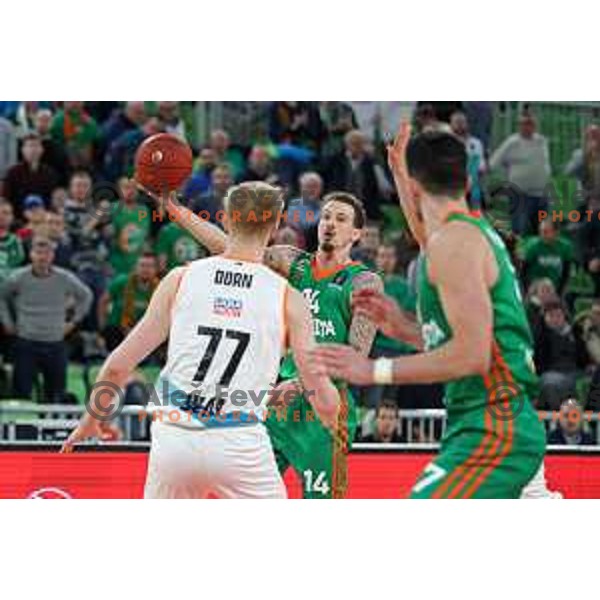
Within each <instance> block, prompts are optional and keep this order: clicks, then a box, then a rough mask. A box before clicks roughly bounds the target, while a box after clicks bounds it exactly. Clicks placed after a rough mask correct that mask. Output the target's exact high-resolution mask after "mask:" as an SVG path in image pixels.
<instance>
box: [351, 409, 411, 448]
mask: <svg viewBox="0 0 600 600" xmlns="http://www.w3.org/2000/svg"><path fill="white" fill-rule="evenodd" d="M399 422H400V421H399V418H398V406H397V405H396V403H395V402H394V401H393V400H382V401H381V402H380V403H379V404H378V406H377V414H376V417H375V431H374V432H373V433H372V434H370V435H366V436H365V437H364V438H362V439H361V440H360V441H361V442H364V443H365V444H400V443H404V442H406V440H405V439H404V438H403V437H402V436H401V435H400V434H399V433H398V424H399Z"/></svg>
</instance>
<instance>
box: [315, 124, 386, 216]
mask: <svg viewBox="0 0 600 600" xmlns="http://www.w3.org/2000/svg"><path fill="white" fill-rule="evenodd" d="M344 143H345V151H344V152H341V153H339V154H337V155H335V156H333V157H332V158H331V159H330V160H329V161H328V163H327V166H326V167H325V187H326V190H327V191H332V190H342V191H345V192H350V193H352V194H354V195H355V196H357V197H358V198H360V199H361V200H362V201H363V203H364V205H365V210H366V212H367V217H368V218H369V219H372V220H379V219H381V210H380V208H379V199H380V191H379V186H378V183H377V175H376V173H375V163H374V161H373V159H372V158H371V157H370V156H369V155H368V153H367V140H366V138H365V136H364V134H363V133H362V132H361V131H358V130H357V129H354V130H352V131H350V132H348V133H347V134H346V137H345V138H344Z"/></svg>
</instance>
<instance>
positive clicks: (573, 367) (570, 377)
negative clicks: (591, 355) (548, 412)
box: [534, 302, 585, 410]
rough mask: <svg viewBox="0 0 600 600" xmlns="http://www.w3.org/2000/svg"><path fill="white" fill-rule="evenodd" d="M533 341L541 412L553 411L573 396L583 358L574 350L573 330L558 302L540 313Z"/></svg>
mask: <svg viewBox="0 0 600 600" xmlns="http://www.w3.org/2000/svg"><path fill="white" fill-rule="evenodd" d="M534 337H535V340H534V341H535V364H536V367H537V370H538V373H540V384H541V392H540V405H541V408H550V409H552V410H557V409H558V408H559V406H560V404H561V402H562V401H563V400H564V399H565V398H567V397H570V396H574V395H575V392H576V382H577V374H578V368H580V367H582V366H584V365H585V355H584V354H583V352H582V350H583V349H582V348H580V347H578V342H577V339H576V337H575V334H574V331H573V327H572V326H571V324H570V323H569V321H568V319H567V315H566V311H565V309H564V307H563V305H562V304H561V303H559V302H555V303H550V304H548V305H546V307H545V309H544V319H543V322H542V323H541V324H540V326H539V327H538V328H537V330H536V331H535V332H534Z"/></svg>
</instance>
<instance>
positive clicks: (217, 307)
mask: <svg viewBox="0 0 600 600" xmlns="http://www.w3.org/2000/svg"><path fill="white" fill-rule="evenodd" d="M243 307H244V304H243V302H242V301H241V300H240V299H239V298H223V297H221V296H219V297H217V298H215V299H214V301H213V314H215V315H218V316H219V317H230V318H237V317H241V316H242V309H243Z"/></svg>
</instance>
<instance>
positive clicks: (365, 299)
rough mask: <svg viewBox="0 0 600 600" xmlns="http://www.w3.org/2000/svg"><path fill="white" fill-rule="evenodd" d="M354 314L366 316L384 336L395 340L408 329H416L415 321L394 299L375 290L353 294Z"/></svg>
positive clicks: (364, 290) (358, 291) (363, 290)
mask: <svg viewBox="0 0 600 600" xmlns="http://www.w3.org/2000/svg"><path fill="white" fill-rule="evenodd" d="M352 312H353V314H362V315H364V316H365V317H366V318H367V319H369V320H370V321H372V322H373V323H375V325H377V328H378V329H379V330H380V331H381V332H382V333H383V334H384V335H386V336H387V337H390V338H393V339H399V338H400V337H402V333H403V330H404V329H406V328H407V327H414V321H412V320H411V319H410V318H409V317H408V316H407V315H406V313H405V312H404V311H403V310H402V309H401V308H400V307H399V306H398V303H397V302H396V301H395V300H394V299H393V298H392V297H390V296H387V295H386V294H383V293H381V292H379V291H377V290H373V289H362V290H357V291H356V292H354V294H352Z"/></svg>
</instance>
